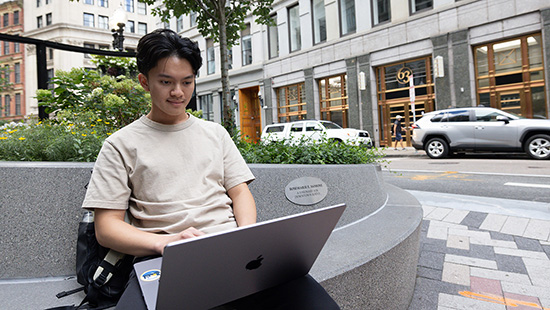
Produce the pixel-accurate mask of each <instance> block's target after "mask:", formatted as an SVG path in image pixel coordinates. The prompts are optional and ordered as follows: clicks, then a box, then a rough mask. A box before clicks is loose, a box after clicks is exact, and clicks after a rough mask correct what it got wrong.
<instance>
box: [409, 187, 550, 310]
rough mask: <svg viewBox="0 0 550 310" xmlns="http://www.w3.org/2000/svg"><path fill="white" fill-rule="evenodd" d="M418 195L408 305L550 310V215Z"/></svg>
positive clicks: (437, 309) (416, 308) (428, 309)
mask: <svg viewBox="0 0 550 310" xmlns="http://www.w3.org/2000/svg"><path fill="white" fill-rule="evenodd" d="M413 194H414V193H413ZM419 200H420V201H421V203H422V205H423V211H424V220H423V223H422V233H421V249H420V259H419V262H418V273H417V278H416V286H415V293H414V296H413V300H412V302H411V304H410V306H409V310H424V309H425V310H458V309H483V310H492V309H495V310H511V309H518V310H530V309H545V310H550V259H549V257H550V220H549V219H548V217H547V216H546V217H545V219H537V218H534V217H536V216H535V215H536V213H530V212H526V213H525V214H526V216H532V217H533V218H529V217H520V216H512V215H507V214H506V212H494V211H495V210H498V208H499V206H498V205H496V204H495V205H494V208H488V209H487V210H489V211H490V212H494V213H486V212H479V210H475V211H474V210H466V209H463V208H448V207H438V206H435V205H430V203H429V202H427V200H424V201H422V199H419ZM495 202H498V200H495ZM517 202H520V201H517ZM520 203H521V202H520ZM549 208H550V206H549ZM543 209H544V206H543ZM539 218H540V217H539Z"/></svg>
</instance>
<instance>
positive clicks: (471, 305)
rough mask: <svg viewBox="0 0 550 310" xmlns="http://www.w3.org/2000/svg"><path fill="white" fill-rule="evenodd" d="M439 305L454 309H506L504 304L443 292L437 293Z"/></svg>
mask: <svg viewBox="0 0 550 310" xmlns="http://www.w3.org/2000/svg"><path fill="white" fill-rule="evenodd" d="M439 306H441V307H449V308H451V309H456V310H472V309H483V310H506V306H504V305H500V304H496V303H493V302H488V301H484V300H478V299H473V298H468V297H464V296H460V295H459V296H457V295H449V294H443V293H442V294H439Z"/></svg>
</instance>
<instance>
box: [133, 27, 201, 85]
mask: <svg viewBox="0 0 550 310" xmlns="http://www.w3.org/2000/svg"><path fill="white" fill-rule="evenodd" d="M170 56H177V57H179V58H184V59H187V61H189V63H190V64H191V67H192V68H193V73H194V74H195V75H197V73H198V71H199V68H200V67H201V66H202V57H201V51H200V49H199V45H198V44H197V42H193V41H191V40H190V39H189V38H182V37H180V36H179V35H178V34H177V33H175V32H174V31H172V30H170V29H157V30H155V31H153V32H151V33H148V34H146V35H144V36H143V37H142V38H141V39H140V40H139V43H138V46H137V56H136V58H137V67H138V70H139V72H140V73H143V74H145V75H146V76H147V74H148V73H149V71H150V70H151V69H152V68H154V67H155V66H156V65H157V63H158V61H159V60H160V59H163V58H166V57H170Z"/></svg>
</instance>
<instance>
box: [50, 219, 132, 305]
mask: <svg viewBox="0 0 550 310" xmlns="http://www.w3.org/2000/svg"><path fill="white" fill-rule="evenodd" d="M133 260H134V257H133V256H130V255H124V254H122V253H119V252H117V251H114V250H111V249H108V248H105V247H103V246H101V245H100V244H99V243H98V242H97V239H96V237H95V226H94V213H93V212H92V211H85V213H84V216H83V218H82V221H81V222H80V224H79V226H78V240H77V246H76V278H77V281H78V283H80V284H82V287H80V288H77V289H74V290H71V291H65V292H61V293H59V294H57V295H56V296H57V298H62V297H65V296H68V295H71V294H74V293H77V292H80V291H82V290H84V292H85V293H86V297H85V298H84V300H82V302H81V303H80V305H78V306H74V305H73V306H63V307H55V308H50V309H47V310H73V309H74V310H76V309H96V310H99V309H106V308H109V307H113V306H115V305H116V303H117V302H118V300H119V299H120V296H121V295H122V293H123V292H124V289H125V288H126V283H127V282H128V279H129V276H130V272H131V271H132V267H133Z"/></svg>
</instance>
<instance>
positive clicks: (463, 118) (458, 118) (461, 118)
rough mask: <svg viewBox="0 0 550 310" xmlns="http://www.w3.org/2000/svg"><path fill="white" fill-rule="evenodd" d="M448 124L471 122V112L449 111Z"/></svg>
mask: <svg viewBox="0 0 550 310" xmlns="http://www.w3.org/2000/svg"><path fill="white" fill-rule="evenodd" d="M447 118H448V119H447V121H448V122H469V121H470V111H468V110H458V111H449V113H448V114H447Z"/></svg>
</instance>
